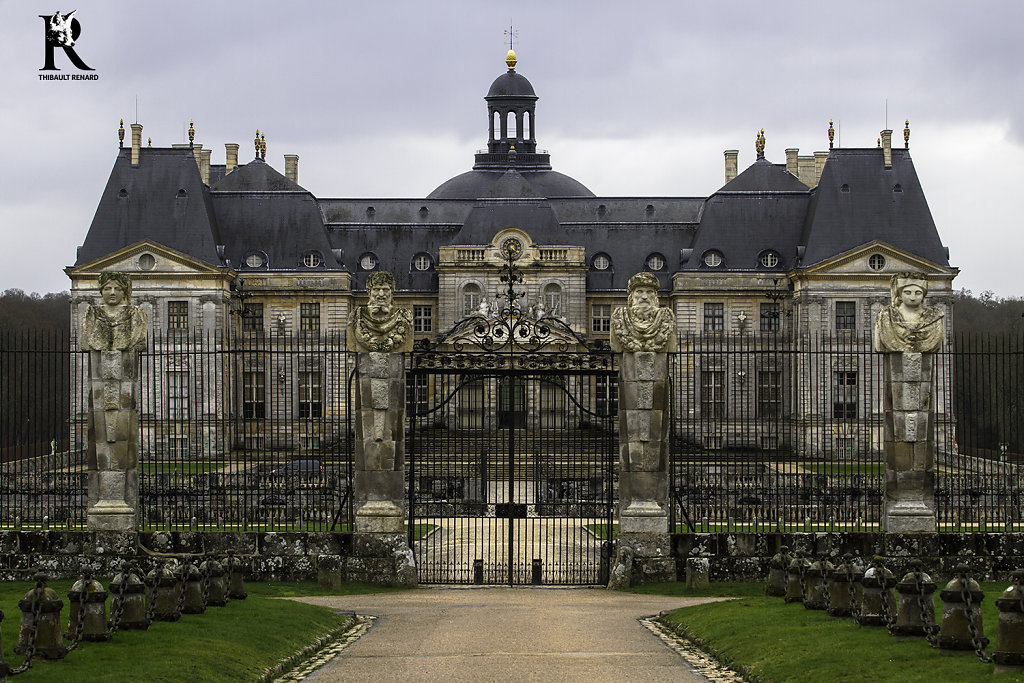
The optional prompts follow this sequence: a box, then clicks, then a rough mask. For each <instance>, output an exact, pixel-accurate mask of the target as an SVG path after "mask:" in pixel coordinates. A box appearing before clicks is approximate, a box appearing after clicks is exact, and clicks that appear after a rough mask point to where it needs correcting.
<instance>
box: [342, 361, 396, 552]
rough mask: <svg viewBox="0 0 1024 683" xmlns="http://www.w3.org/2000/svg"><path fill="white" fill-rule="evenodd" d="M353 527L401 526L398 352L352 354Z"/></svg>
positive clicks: (390, 529)
mask: <svg viewBox="0 0 1024 683" xmlns="http://www.w3.org/2000/svg"><path fill="white" fill-rule="evenodd" d="M355 401H356V403H355V411H356V413H355V418H356V419H355V423H356V443H355V445H356V448H355V471H354V475H355V481H354V487H355V491H354V495H355V497H354V501H355V505H356V513H355V514H356V520H355V521H356V528H355V530H356V531H357V532H358V533H371V534H394V533H402V532H404V531H405V513H404V512H403V508H402V505H403V504H404V502H405V490H404V472H405V362H404V359H403V356H402V354H400V353H388V352H380V351H369V352H360V353H357V354H356V396H355Z"/></svg>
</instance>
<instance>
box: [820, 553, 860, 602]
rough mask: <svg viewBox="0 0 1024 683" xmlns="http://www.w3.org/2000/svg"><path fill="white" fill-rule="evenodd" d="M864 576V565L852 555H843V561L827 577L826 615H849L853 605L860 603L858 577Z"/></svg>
mask: <svg viewBox="0 0 1024 683" xmlns="http://www.w3.org/2000/svg"><path fill="white" fill-rule="evenodd" d="M862 576H864V567H862V566H861V565H860V564H859V563H857V562H856V560H855V559H854V557H853V555H851V554H850V553H846V554H845V555H843V562H842V563H841V564H839V565H838V566H836V568H835V569H833V570H832V573H831V574H830V575H829V577H828V610H827V611H828V615H829V616H830V617H849V616H852V615H853V613H854V607H855V606H857V605H859V604H860V600H861V595H860V591H861V585H860V577H862Z"/></svg>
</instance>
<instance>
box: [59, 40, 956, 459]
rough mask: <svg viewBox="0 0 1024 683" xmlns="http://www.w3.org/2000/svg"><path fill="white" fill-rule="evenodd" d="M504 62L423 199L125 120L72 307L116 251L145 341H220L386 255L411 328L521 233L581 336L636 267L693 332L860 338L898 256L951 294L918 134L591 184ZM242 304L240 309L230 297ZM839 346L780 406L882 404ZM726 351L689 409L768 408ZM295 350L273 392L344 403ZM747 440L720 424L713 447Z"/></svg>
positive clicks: (83, 251)
mask: <svg viewBox="0 0 1024 683" xmlns="http://www.w3.org/2000/svg"><path fill="white" fill-rule="evenodd" d="M507 63H508V69H507V71H505V72H504V73H502V74H501V75H499V76H498V77H497V78H496V79H495V80H494V82H493V83H492V84H491V86H490V88H489V90H488V91H487V94H486V96H485V98H484V99H485V101H486V107H487V112H486V113H487V117H488V122H489V134H488V140H487V148H486V150H485V151H479V152H477V153H476V155H475V159H474V163H473V166H472V169H471V170H469V171H467V172H465V173H463V174H461V175H458V176H456V177H454V178H451V179H449V180H446V181H444V182H442V183H440V184H439V185H438V186H437V188H436V189H435V190H434V191H433V192H431V193H430V194H429V195H427V196H426V197H423V198H415V199H409V198H406V199H402V198H394V199H385V198H377V199H354V198H341V199H339V198H322V197H315V196H313V195H312V194H311V193H310V192H308V191H307V190H305V189H304V188H303V187H302V186H301V185H300V183H299V175H298V156H295V155H285V157H284V159H285V172H284V174H282V173H280V172H278V171H277V170H276V169H275V168H273V167H272V166H271V165H270V164H269V163H268V162H267V161H266V159H265V155H266V153H265V143H263V144H261V140H260V138H259V137H257V139H256V141H255V147H256V150H257V151H256V155H255V158H254V159H253V160H252V161H249V162H248V163H245V164H239V163H238V156H239V145H238V144H227V145H225V147H226V163H225V164H223V165H219V164H212V163H211V150H210V149H205V148H203V146H202V145H200V144H195V143H190V144H188V145H173V146H171V147H151V146H143V145H142V126H141V125H139V124H133V125H132V126H131V144H130V145H124V143H123V135H124V131H123V128H122V130H121V136H122V148H121V149H119V150H118V151H117V155H116V158H115V160H114V165H113V169H112V171H111V174H110V178H109V180H108V182H107V185H106V188H105V189H104V191H103V194H102V196H101V197H100V200H99V204H98V207H97V209H96V214H95V216H94V218H93V220H92V224H91V226H90V228H89V232H88V234H87V235H86V236H85V240H84V242H83V244H82V245H81V247H80V248H79V250H78V258H77V261H76V263H75V265H73V266H70V267H68V268H67V269H66V272H67V275H68V277H69V278H70V279H71V289H72V307H73V315H72V320H73V321H74V322H73V325H77V324H78V319H79V317H80V313H81V311H82V310H84V308H85V307H86V305H87V303H88V302H90V301H93V300H94V299H95V298H96V296H97V291H96V282H97V277H98V274H99V273H100V272H101V271H104V270H123V271H127V272H129V273H131V274H132V276H133V281H134V283H135V290H134V296H135V300H136V302H137V303H139V304H141V305H142V306H143V307H144V308H145V309H146V312H147V313H148V316H149V320H150V324H151V325H152V327H153V330H152V334H151V338H156V339H161V338H163V339H172V340H173V335H174V334H176V333H178V334H181V332H182V331H185V332H188V333H189V334H191V333H196V332H198V333H202V334H207V335H212V336H214V337H216V338H217V339H218V343H220V344H223V345H231V344H240V343H243V342H244V340H245V339H246V338H247V335H248V338H251V337H252V336H253V335H258V334H259V333H261V332H262V333H266V334H268V335H270V334H278V333H279V334H282V335H290V334H300V333H301V334H304V335H306V336H315V335H317V334H322V333H328V332H329V333H338V334H340V333H341V332H342V331H343V330H344V326H345V321H346V318H347V315H348V312H349V311H350V310H352V307H353V306H354V305H355V304H356V302H357V301H358V300H359V299H360V298H361V297H363V296H364V295H365V291H364V290H365V281H366V277H367V275H368V274H369V273H371V272H373V271H375V270H387V271H390V272H392V273H394V275H395V277H396V280H397V292H396V301H397V302H398V303H399V304H401V305H405V306H409V307H410V308H411V309H412V310H413V315H414V327H415V333H416V334H417V336H432V335H436V334H438V333H439V332H441V331H443V330H446V329H448V328H450V327H451V326H452V325H453V323H455V322H456V321H458V320H459V319H460V318H462V317H464V316H465V315H467V314H470V313H475V312H478V311H481V310H487V309H493V307H494V304H495V296H496V294H497V293H498V290H500V288H501V287H500V284H499V266H500V265H501V263H502V258H501V256H500V253H499V247H500V245H501V244H502V243H503V242H504V241H506V240H507V239H509V238H514V239H516V240H518V241H519V242H520V245H521V247H522V256H521V258H520V259H519V261H518V264H519V265H520V266H521V267H522V269H523V271H524V274H525V282H524V285H523V289H524V290H525V292H526V297H525V299H524V300H525V302H526V303H525V306H526V307H529V308H532V309H533V310H534V311H536V309H537V308H538V307H542V308H543V310H544V311H545V312H547V313H548V314H552V313H553V314H556V315H558V316H560V317H561V318H562V319H563V320H565V321H566V322H567V323H568V324H569V325H571V326H572V327H573V328H574V329H575V330H576V331H578V332H579V333H581V334H582V335H584V336H586V337H588V338H591V339H595V338H605V339H606V338H607V337H608V333H609V326H610V325H609V323H610V316H611V311H612V308H613V307H615V306H617V305H621V304H622V303H624V301H625V296H626V282H627V280H628V278H629V277H630V276H631V275H633V274H634V273H636V272H638V271H641V270H646V271H650V272H651V273H653V274H654V275H656V276H657V278H658V281H659V283H660V285H661V292H660V293H661V296H662V300H663V302H665V303H666V304H667V305H670V306H671V307H672V309H673V310H674V312H675V315H676V320H677V323H678V332H679V338H680V340H681V343H682V345H683V346H684V348H685V347H686V345H687V343H688V342H687V340H688V339H692V338H693V336H694V335H703V337H704V338H705V339H707V338H712V339H715V338H717V339H723V340H730V339H733V338H739V337H743V336H744V335H745V336H747V337H750V336H753V337H757V336H758V335H761V336H766V335H767V336H771V337H772V339H773V340H774V341H773V343H775V344H777V345H780V348H796V347H797V346H799V345H800V344H801V343H803V342H801V340H802V339H803V340H807V339H811V338H819V337H821V338H826V339H830V340H834V341H837V343H840V344H843V345H845V347H844V348H847V349H848V350H850V351H854V350H860V351H863V350H865V349H867V343H868V342H867V335H869V333H870V332H869V331H870V327H871V321H872V320H873V318H874V315H875V314H876V312H877V311H879V310H880V309H881V308H882V307H884V306H885V305H887V304H888V297H889V279H890V277H891V275H892V274H893V273H894V272H897V271H904V270H913V271H923V272H925V273H928V275H929V276H930V278H931V281H932V283H933V289H932V291H931V292H930V293H929V303H930V304H931V305H934V306H937V307H939V308H941V309H943V310H946V311H947V312H948V307H949V305H950V301H951V298H950V295H951V283H952V280H953V278H954V277H955V276H956V274H957V270H956V269H955V268H953V267H951V266H950V265H949V257H948V252H947V249H946V248H945V247H944V246H943V245H942V242H941V240H940V238H939V235H938V232H937V230H936V227H935V224H934V221H933V220H932V217H931V213H930V212H929V209H928V204H927V201H926V200H925V195H924V192H923V190H922V187H921V184H920V182H919V180H918V176H917V173H916V171H915V169H914V164H913V161H912V159H911V156H910V151H909V143H907V144H905V145H904V146H903V147H902V148H900V147H893V145H892V139H891V135H892V132H891V131H882V133H881V138H880V140H879V143H878V146H877V147H868V148H833V147H832V144H831V142H830V143H829V147H830V149H829V150H828V151H825V152H816V153H814V155H813V156H811V155H803V156H802V155H800V154H799V150H796V149H789V150H786V161H785V163H784V164H782V163H779V164H777V163H773V162H770V161H768V160H767V159H765V158H764V153H763V150H764V137H763V134H762V135H761V136H759V137H758V141H757V145H756V151H757V157H756V160H755V161H754V163H753V164H751V165H750V166H748V167H747V168H746V169H744V170H742V171H739V166H738V152H737V151H735V150H729V151H726V152H725V183H724V184H723V185H722V187H721V188H720V189H719V190H717V191H716V192H714V193H712V194H711V195H710V196H708V197H636V196H633V197H619V196H608V197H599V196H595V195H594V193H593V192H591V191H590V190H589V189H587V187H586V186H585V185H584V184H583V183H581V182H579V181H578V180H575V179H573V178H570V177H568V176H566V175H564V174H561V173H559V172H557V171H555V170H553V168H552V165H551V158H550V155H549V154H548V153H547V152H546V151H544V150H541V149H539V148H538V130H537V125H536V120H535V116H534V115H535V109H536V106H537V101H538V97H537V95H536V93H535V91H534V88H533V85H532V84H531V83H530V81H528V80H527V79H526V78H525V77H524V76H523V75H521V74H520V73H519V72H518V71H516V68H515V67H516V61H515V55H514V53H512V52H511V51H510V53H509V55H508V62H507ZM830 131H831V129H830ZM830 137H831V133H830ZM904 138H905V140H909V128H908V129H907V130H906V131H905V132H904ZM610 163H611V162H610ZM339 190H340V191H342V192H343V191H344V188H339ZM243 306H244V308H245V311H246V313H247V314H246V315H232V311H233V310H234V311H236V312H238V310H239V309H240V307H243ZM704 333H708V334H704ZM168 335H170V336H168ZM185 336H186V335H181V338H182V339H184V338H185ZM232 340H233V341H232ZM830 362H831V363H832V365H831V366H829V367H826V368H824V370H822V372H820V373H817V374H816V375H815V376H814V377H813V378H812V377H809V376H808V377H803V378H799V377H797V378H795V380H794V381H797V382H803V383H810V384H812V385H813V386H814V387H816V391H817V392H819V393H820V394H821V395H822V397H823V398H822V400H820V401H817V400H804V405H803V406H802V407H800V406H791V407H790V408H787V412H788V413H792V414H794V415H796V414H798V413H799V414H802V417H800V419H804V420H810V419H812V416H813V414H815V413H819V415H818V418H819V419H821V420H826V421H828V420H838V421H850V420H854V419H857V418H861V419H863V418H869V417H872V416H875V417H877V414H878V412H879V411H880V410H881V407H880V405H873V404H874V403H877V401H876V400H874V399H870V398H868V397H865V395H864V394H863V389H862V386H861V385H862V384H864V382H863V376H864V373H865V369H864V368H862V367H860V366H859V365H858V363H859V361H858V360H857V359H856V358H854V359H853V360H851V361H847V362H845V363H844V362H838V361H835V362H833V361H830ZM718 363H719V361H712V362H709V363H708V364H705V365H704V366H701V367H692V368H687V369H686V372H687V373H689V374H690V375H691V376H692V377H693V382H694V387H695V389H694V390H693V394H692V395H693V396H696V397H697V398H695V399H693V405H692V406H690V407H689V408H688V410H689V411H691V415H692V414H693V412H694V411H703V412H705V413H709V414H713V417H715V418H716V419H720V420H722V421H726V422H727V421H728V419H729V418H730V415H729V414H728V411H727V410H726V409H725V408H724V407H723V406H726V405H728V406H735V405H748V404H749V405H751V406H752V408H751V409H753V410H758V408H757V406H756V405H754V404H760V406H761V409H763V407H764V405H766V404H770V403H771V401H772V398H771V396H770V395H771V394H772V393H773V392H775V391H780V389H779V387H778V386H777V385H778V384H779V382H780V381H781V380H780V379H779V377H778V374H776V375H772V374H771V373H773V372H778V370H777V369H775V368H758V369H755V370H754V372H756V373H758V376H757V377H756V378H754V377H749V378H747V380H746V383H741V382H739V381H737V376H738V375H737V372H736V371H734V369H731V368H730V367H728V362H727V361H721V363H722V364H721V365H719V364H718ZM303 368H304V369H303ZM296 369H297V372H295V373H293V374H292V375H291V376H289V377H287V378H283V379H282V380H281V381H285V382H287V383H290V384H291V385H293V386H292V393H291V394H290V395H291V396H293V398H292V399H290V400H291V405H290V407H286V408H284V410H292V411H293V413H294V415H295V416H296V417H297V418H299V419H303V418H315V417H320V416H322V415H324V414H326V413H330V412H332V411H338V410H344V405H343V404H344V401H343V400H327V399H325V397H328V396H332V395H334V396H337V395H340V393H343V392H341V390H340V389H338V388H337V387H335V388H334V389H333V390H332V389H329V388H328V387H327V385H328V384H329V383H330V382H331V381H332V379H331V377H329V376H328V375H327V374H325V372H324V370H323V368H319V367H317V366H316V365H315V364H313V365H309V366H308V367H306V366H303V367H298V366H296ZM266 372H267V368H265V367H263V366H260V365H258V364H257V365H253V366H251V367H248V368H247V369H246V370H245V373H246V379H245V381H244V382H243V383H242V384H243V386H240V387H239V388H238V392H241V393H242V394H243V395H241V396H235V397H234V398H233V399H228V401H229V402H234V403H235V405H234V407H233V409H231V410H234V411H235V412H236V413H238V414H240V415H242V416H243V417H246V418H258V417H260V416H263V415H265V414H266V413H267V411H268V408H267V407H266V406H265V404H266V402H267V400H268V399H267V398H266V394H267V393H268V392H269V391H270V388H269V385H271V384H276V383H277V382H278V381H279V380H278V379H277V378H271V379H268V378H267V377H266V376H265V373H266ZM174 373H176V374H174ZM765 373H767V374H765ZM858 373H860V374H859V375H858ZM261 375H262V378H261ZM161 381H162V382H163V386H162V388H160V389H158V390H156V393H157V394H158V399H164V400H167V401H168V402H170V403H171V404H174V403H175V402H177V404H178V405H179V408H180V409H179V413H182V414H180V415H178V417H181V418H184V417H187V415H185V414H184V413H187V414H191V415H192V416H193V417H196V416H197V415H196V413H197V411H200V410H201V408H199V402H198V401H196V400H192V401H191V402H190V401H189V400H188V397H189V396H202V395H203V394H204V392H207V393H208V392H209V389H210V387H209V382H210V381H211V377H210V375H209V373H207V374H206V375H205V379H204V376H203V374H202V373H198V372H194V371H193V372H191V374H190V372H189V368H187V367H178V368H176V369H169V370H167V372H166V375H165V376H164V377H163V378H162V380H161ZM204 382H205V383H206V384H207V385H206V386H204ZM424 389H425V388H424ZM614 391H615V390H614V387H600V388H597V389H595V396H597V398H598V400H613V399H612V397H613V396H614ZM236 393H237V392H236ZM183 397H184V402H183ZM325 400H326V403H327V405H323V404H322V403H321V402H324V401H325ZM780 400H781V399H780ZM879 400H880V399H879ZM261 403H262V404H264V407H262V408H261V407H259V406H260V404H261ZM314 404H320V405H314ZM182 406H184V407H182ZM224 409H225V408H224V407H222V406H220V407H217V408H216V411H218V412H219V411H222V410H224ZM467 410H468V411H469V412H472V406H470V407H469V408H467ZM467 414H468V413H467ZM172 417H174V416H172ZM473 419H476V418H473ZM467 425H469V426H471V425H470V424H469V423H467ZM755 436H756V435H755ZM755 436H751V437H750V438H755ZM740 438H745V437H743V436H742V435H741V434H740V430H738V429H737V430H732V432H730V430H729V429H728V428H727V427H726V428H724V429H721V430H719V432H718V434H717V436H714V437H713V438H710V439H705V446H711V447H719V446H723V445H728V444H729V443H730V442H731V441H733V440H736V439H740ZM830 447H832V446H830V445H829V444H820V448H821V449H823V450H828V449H829V448H830Z"/></svg>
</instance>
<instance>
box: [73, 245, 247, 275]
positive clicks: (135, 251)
mask: <svg viewBox="0 0 1024 683" xmlns="http://www.w3.org/2000/svg"><path fill="white" fill-rule="evenodd" d="M145 256H149V257H152V265H150V262H149V259H148V258H143V257H145ZM104 271H119V272H124V273H128V274H129V275H139V276H146V277H153V276H155V275H173V274H190V275H221V274H223V273H225V272H229V271H230V269H228V268H218V267H216V266H212V265H210V264H209V263H206V262H205V261H201V260H199V259H197V258H194V257H192V256H189V255H188V254H184V253H182V252H180V251H177V250H175V249H171V248H170V247H166V246H164V245H162V244H159V243H158V242H154V241H152V240H142V241H141V242H136V243H134V244H130V245H128V246H126V247H122V248H121V249H118V250H117V251H114V252H111V253H109V254H107V255H105V256H101V257H100V258H98V259H94V260H92V261H89V262H88V263H83V264H82V265H80V266H72V267H69V268H66V269H65V272H66V273H67V274H68V277H77V276H83V275H95V274H97V273H101V272H104Z"/></svg>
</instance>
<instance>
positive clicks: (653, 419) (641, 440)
mask: <svg viewBox="0 0 1024 683" xmlns="http://www.w3.org/2000/svg"><path fill="white" fill-rule="evenodd" d="M668 393H669V392H668V354H667V353H656V352H653V351H638V352H635V353H623V354H622V360H621V365H620V367H619V506H620V509H619V533H657V534H664V533H668V530H669V529H668V430H669V414H668Z"/></svg>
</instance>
